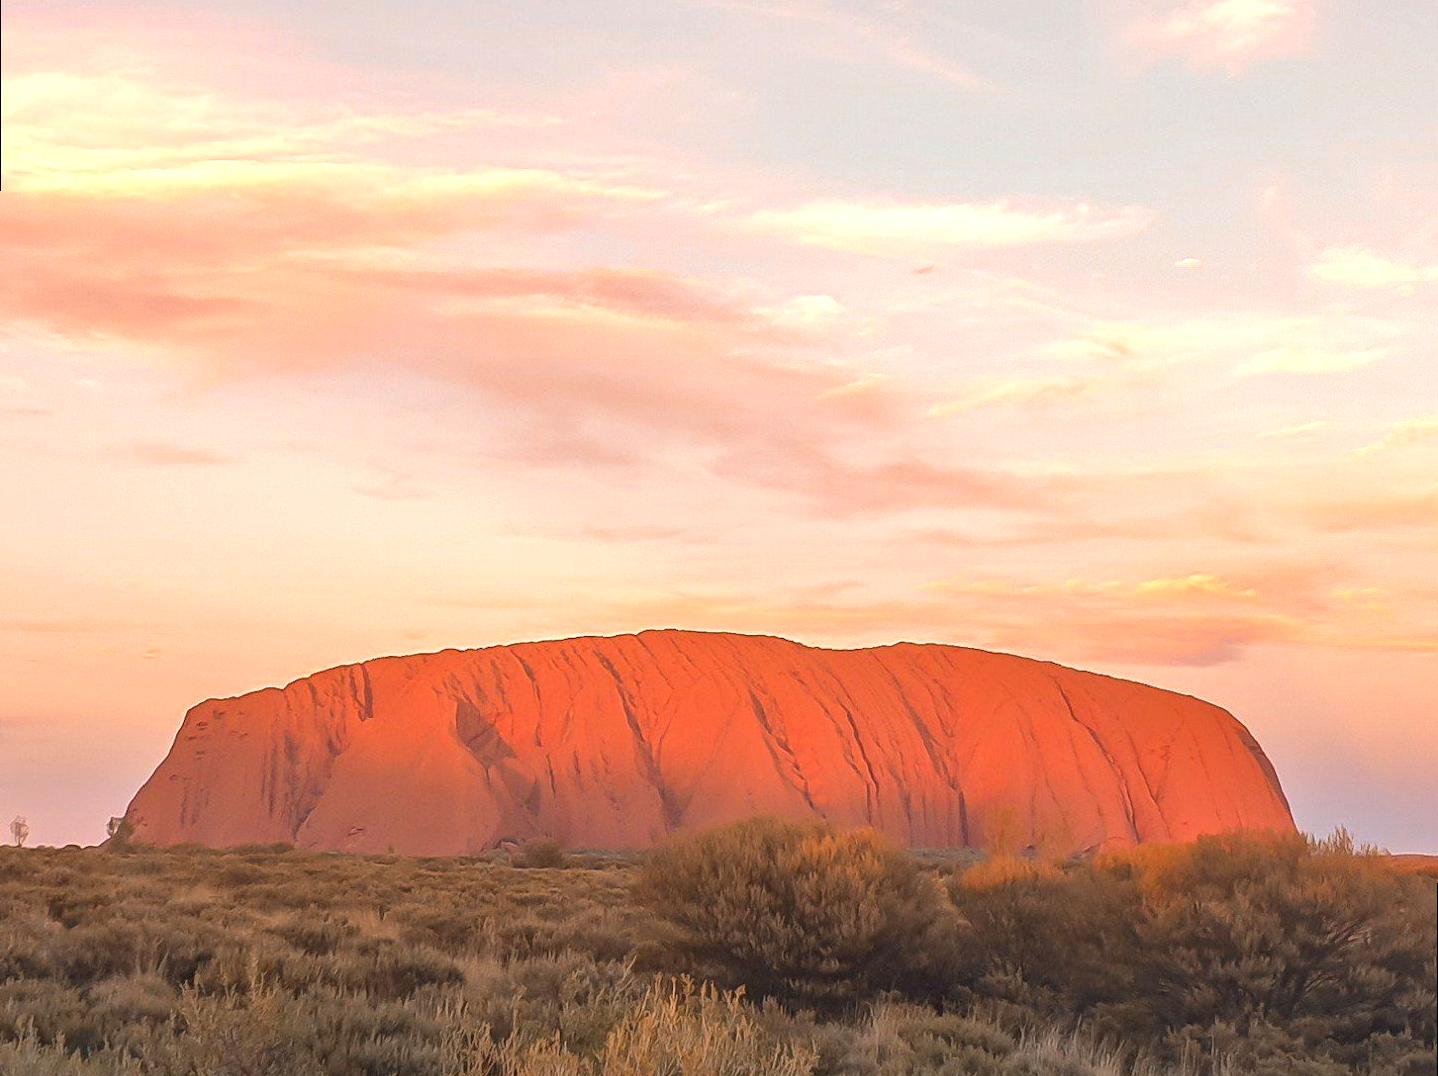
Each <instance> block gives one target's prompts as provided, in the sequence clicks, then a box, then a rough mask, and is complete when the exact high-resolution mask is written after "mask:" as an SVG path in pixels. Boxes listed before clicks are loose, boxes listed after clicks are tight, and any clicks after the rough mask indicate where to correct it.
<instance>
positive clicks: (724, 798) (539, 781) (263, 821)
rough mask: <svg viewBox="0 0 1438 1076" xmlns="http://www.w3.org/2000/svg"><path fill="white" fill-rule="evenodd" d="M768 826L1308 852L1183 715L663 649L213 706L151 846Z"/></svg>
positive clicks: (1250, 782) (979, 656)
mask: <svg viewBox="0 0 1438 1076" xmlns="http://www.w3.org/2000/svg"><path fill="white" fill-rule="evenodd" d="M754 814H773V815H783V816H789V817H796V818H797V817H813V816H818V817H822V818H825V819H827V820H829V821H830V822H832V823H834V824H836V825H839V826H863V825H872V826H874V827H876V828H878V829H879V830H881V831H883V832H884V833H887V834H889V835H890V836H891V837H893V838H894V839H895V840H897V841H899V842H901V843H904V844H908V845H912V846H916V847H940V846H957V845H972V846H987V845H992V844H995V843H1002V844H1006V845H1013V846H1024V845H1029V844H1035V845H1042V846H1044V847H1045V848H1046V849H1048V850H1051V851H1056V852H1066V851H1078V850H1083V849H1089V848H1094V847H1098V846H1102V845H1106V844H1110V845H1111V844H1131V843H1134V842H1138V841H1155V840H1158V841H1162V840H1185V839H1189V838H1192V837H1195V836H1198V835H1199V834H1203V833H1210V832H1214V831H1218V830H1225V829H1234V828H1249V829H1274V830H1291V829H1292V828H1293V821H1292V817H1291V815H1290V814H1289V809H1288V804H1287V801H1286V800H1285V799H1284V796H1283V792H1282V790H1281V789H1280V787H1279V783H1278V778H1277V776H1276V775H1275V774H1274V771H1273V767H1272V766H1271V765H1270V764H1269V762H1268V759H1267V758H1266V757H1265V756H1264V754H1263V751H1262V750H1261V749H1260V748H1259V746H1258V744H1257V742H1255V740H1254V739H1253V737H1252V736H1250V735H1249V733H1248V731H1247V730H1246V729H1245V728H1244V727H1243V726H1242V725H1241V724H1239V723H1238V722H1237V721H1236V720H1234V719H1233V717H1231V716H1230V715H1229V714H1228V713H1226V712H1225V711H1223V710H1221V709H1219V708H1218V707H1216V706H1212V705H1210V704H1208V703H1205V702H1201V701H1199V700H1197V699H1193V698H1189V697H1187V696H1184V695H1177V694H1173V693H1170V692H1167V691H1161V690H1159V689H1157V688H1152V687H1147V686H1144V685H1142V684H1136V683H1131V682H1128V681H1123V680H1115V679H1112V678H1109V677H1105V676H1098V675H1095V674H1093V673H1085V672H1078V671H1075V670H1073V669H1068V668H1064V667H1062V666H1058V665H1052V664H1048V663H1045V662H1039V661H1033V660H1029V659H1026V658H1019V657H1012V656H1007V655H1001V654H991V653H987V652H985V651H980V650H969V649H963V648H960V647H952V646H936V645H916V644H909V643H902V644H898V645H896V646H886V647H876V648H873V649H867V650H821V649H814V648H810V647H805V646H801V645H799V644H797V643H793V642H789V641H787V640H784V639H775V638H766V637H754V636H741V635H725V634H710V633H703V632H689V631H651V632H643V633H641V634H639V635H625V636H618V637H615V638H581V639H567V640H562V641H558V642H542V643H525V644H519V645H514V646H497V647H491V648H488V649H484V650H467V651H457V650H446V651H443V652H441V653H437V654H422V655H417V656H414V657H393V658H380V659H377V660H374V661H367V662H364V663H363V664H359V665H351V666H346V667H343V668H339V669H331V670H328V671H326V672H321V673H317V674H315V675H314V676H310V677H307V678H305V679H303V680H298V681H296V682H295V683H293V684H290V685H289V686H288V687H286V688H284V689H283V690H281V689H276V688H270V689H267V690H264V691H257V692H254V693H252V694H249V695H243V696H241V697H239V698H234V699H222V700H217V701H211V702H205V703H201V704H200V705H199V706H196V707H195V708H194V709H192V710H191V711H190V712H189V713H188V714H187V715H186V716H185V720H184V723H183V725H182V726H181V728H180V732H179V735H178V736H177V737H176V740H175V744H174V746H173V747H172V748H171V750H170V753H169V755H168V756H167V757H166V758H165V760H164V762H162V763H161V764H160V766H159V768H158V769H157V770H156V771H155V773H154V775H153V776H151V778H150V779H149V780H148V781H147V782H146V783H145V785H144V787H142V788H141V789H140V791H139V792H138V793H137V794H136V796H135V799H134V801H133V802H132V803H131V804H130V808H129V811H128V817H129V819H130V821H131V822H132V824H133V826H134V832H135V836H136V838H137V839H139V840H142V841H149V842H153V843H157V844H174V843H180V842H198V843H201V844H208V845H234V844H242V843H250V842H270V841H293V842H294V843H296V844H298V845H300V846H302V847H307V848H325V849H345V850H351V851H359V852H385V851H391V850H392V851H395V852H401V853H411V854H452V853H466V852H475V851H479V850H482V849H485V848H488V847H491V846H493V845H494V844H495V843H496V842H497V841H499V840H501V839H503V838H519V839H524V838H527V837H531V836H535V835H540V834H544V835H549V836H553V837H556V838H558V839H559V840H560V841H562V842H563V843H564V844H566V845H568V846H571V847H589V848H636V847H643V846H646V845H649V844H652V843H653V842H655V841H657V840H660V839H661V838H663V837H664V836H665V835H666V834H669V833H672V832H674V831H676V830H692V829H702V828H705V827H708V826H714V825H718V824H721V823H724V822H728V821H732V820H735V819H738V818H743V817H747V816H749V815H754Z"/></svg>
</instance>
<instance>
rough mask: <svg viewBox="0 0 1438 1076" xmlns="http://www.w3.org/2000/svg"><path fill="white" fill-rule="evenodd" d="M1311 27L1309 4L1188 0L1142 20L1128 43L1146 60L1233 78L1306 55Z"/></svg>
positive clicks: (1283, 0) (1303, 0)
mask: <svg viewBox="0 0 1438 1076" xmlns="http://www.w3.org/2000/svg"><path fill="white" fill-rule="evenodd" d="M1314 25H1315V15H1314V3H1313V0H1192V2H1190V3H1187V4H1184V5H1182V6H1180V7H1177V8H1172V9H1170V10H1168V11H1165V12H1162V13H1155V14H1152V15H1150V16H1148V17H1146V18H1144V19H1142V20H1141V21H1139V22H1138V23H1137V24H1135V25H1133V26H1131V27H1130V29H1129V39H1130V41H1131V42H1132V43H1133V44H1135V45H1137V46H1138V47H1139V48H1140V49H1141V50H1143V51H1144V52H1147V53H1149V54H1150V55H1154V56H1164V55H1177V56H1181V57H1183V59H1184V60H1185V61H1186V62H1187V63H1188V65H1189V66H1190V67H1192V68H1193V69H1195V70H1198V71H1208V70H1222V71H1224V72H1226V73H1227V74H1228V75H1229V76H1230V77H1233V76H1236V75H1239V74H1241V73H1242V72H1243V71H1245V70H1246V69H1247V68H1249V67H1250V66H1252V65H1253V64H1255V63H1257V62H1258V61H1260V60H1265V59H1271V58H1274V57H1279V56H1290V55H1294V54H1297V53H1302V52H1305V51H1307V49H1308V48H1309V45H1310V43H1311V41H1312V38H1313V32H1314Z"/></svg>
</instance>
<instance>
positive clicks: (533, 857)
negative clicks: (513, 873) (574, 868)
mask: <svg viewBox="0 0 1438 1076" xmlns="http://www.w3.org/2000/svg"><path fill="white" fill-rule="evenodd" d="M568 858H569V857H568V856H566V855H565V854H564V848H563V846H562V845H561V844H560V843H559V842H558V841H556V840H553V839H552V838H550V837H536V838H535V839H534V840H532V841H525V842H524V843H523V844H522V845H520V846H519V848H518V849H517V850H516V851H515V853H514V856H513V857H512V863H513V864H514V866H516V867H544V868H550V869H556V868H559V867H564V866H567V864H568Z"/></svg>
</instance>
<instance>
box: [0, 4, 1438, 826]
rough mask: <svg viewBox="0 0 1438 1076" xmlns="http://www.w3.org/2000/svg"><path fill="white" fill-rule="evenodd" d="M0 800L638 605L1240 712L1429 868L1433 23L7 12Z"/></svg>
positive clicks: (111, 779)
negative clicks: (281, 708)
mask: <svg viewBox="0 0 1438 1076" xmlns="http://www.w3.org/2000/svg"><path fill="white" fill-rule="evenodd" d="M3 42H4V56H3V82H4V84H3V110H4V114H3V188H4V192H3V194H0V498H3V500H0V503H3V504H4V505H5V507H6V512H5V517H4V525H3V527H0V564H3V568H0V823H3V824H8V822H9V819H10V817H11V816H13V815H15V814H23V815H26V816H27V817H28V818H29V820H30V824H31V827H32V831H33V839H34V840H36V841H39V842H43V843H64V842H68V841H80V842H92V841H95V840H98V839H99V838H100V837H102V836H103V826H104V823H105V820H106V819H107V818H108V817H109V816H110V815H117V814H120V813H121V812H122V811H123V809H124V807H125V805H126V803H127V802H128V800H129V797H130V795H131V794H132V793H133V792H134V790H135V789H136V788H137V787H138V786H139V784H140V783H141V781H143V780H144V778H145V777H146V776H148V774H149V773H150V771H151V770H152V769H153V768H154V766H155V765H156V764H157V763H158V762H159V761H160V759H161V758H162V757H163V755H164V753H165V751H166V750H167V749H168V747H169V744H170V740H171V738H172V737H173V735H174V732H175V729H176V728H177V727H178V724H179V720H180V718H181V716H182V715H183V713H184V711H185V710H186V709H187V708H188V707H189V706H190V705H192V704H193V703H195V702H197V701H199V700H201V699H204V698H207V697H211V696H222V695H232V694H237V693H241V692H244V691H248V690H251V689H254V688H257V687H262V686H265V685H269V684H283V683H285V682H287V681H289V680H292V679H294V678H296V677H300V676H303V675H306V674H308V673H310V672H313V671H315V670H318V669H321V668H324V667H328V666H332V665H337V664H341V663H345V662H350V661H356V660H361V659H364V658H368V657H373V656H376V655H381V654H393V653H406V652H415V651H422V650H433V649H439V648H443V647H449V646H460V647H466V646H482V645H487V644H492V643H501V642H513V641H519V640H527V639H536V638H552V637H559V636H567V635H576V634H588V633H604V634H610V633H616V632H625V631H632V630H637V629H640V628H645V627H665V626H675V627H689V628H703V629H725V630H734V631H744V632H757V633H768V634H779V635H785V636H788V637H791V638H795V639H799V640H801V641H804V642H810V643H816V644H822V645H836V646H849V645H868V644H873V643H884V642H892V641H895V640H900V639H912V640H921V641H942V642H950V643H958V644H964V645H972V646H979V647H985V648H990V649H999V650H1007V651H1015V652H1019V653H1023V654H1028V655H1032V656H1035V657H1043V658H1050V659H1053V660H1057V661H1061V662H1064V663H1066V664H1071V665H1077V666H1080V667H1083V668H1089V669H1095V670H1099V671H1103V672H1111V673H1115V674H1118V675H1121V676H1126V677H1131V678H1134V679H1139V680H1144V681H1147V682H1149V683H1154V684H1157V685H1160V686H1164V687H1171V688H1176V689H1178V690H1181V691H1185V692H1191V693H1194V694H1198V695H1201V696H1203V697H1205V698H1208V699H1211V700H1213V701H1215V702H1217V703H1219V704H1221V705H1223V706H1226V707H1227V708H1229V709H1231V710H1232V711H1233V712H1234V713H1235V714H1236V715H1237V716H1238V717H1239V718H1240V719H1241V720H1242V721H1244V722H1245V723H1246V724H1247V725H1248V726H1249V728H1250V729H1251V730H1252V731H1253V732H1254V734H1255V735H1256V736H1257V737H1258V739H1259V740H1260V742H1261V743H1262V744H1263V745H1264V746H1265V748H1266V749H1267V751H1268V753H1269V755H1270V756H1271V757H1272V759H1273V761H1274V763H1275V765H1276V766H1277V768H1278V772H1279V774H1280V776H1281V777H1282V779H1283V782H1284V785H1285V788H1286V790H1287V792H1288V794H1289V798H1290V799H1291V801H1292V803H1293V806H1294V809H1295V813H1296V815H1297V818H1298V822H1299V824H1300V825H1301V826H1302V827H1304V828H1305V829H1309V830H1313V831H1319V832H1326V831H1327V830H1329V829H1331V828H1332V827H1334V826H1336V825H1339V824H1347V825H1348V826H1350V827H1351V828H1352V829H1353V830H1354V832H1355V833H1356V834H1357V836H1358V837H1360V838H1362V839H1365V840H1370V841H1375V842H1378V843H1381V844H1384V845H1387V846H1389V847H1391V848H1393V849H1394V850H1402V851H1420V850H1422V851H1430V852H1438V827H1435V825H1434V823H1433V822H1432V820H1431V813H1430V812H1431V810H1432V805H1433V803H1434V802H1438V701H1435V700H1438V571H1435V561H1438V110H1435V108H1434V102H1435V101H1438V64H1435V62H1434V56H1435V54H1438V19H1435V18H1434V12H1433V6H1432V2H1431V0H1385V2H1384V3H1382V4H1380V5H1372V4H1360V3H1356V2H1352V0H1312V2H1308V0H1186V2H1181V3H1180V2H1174V0H1154V2H1148V0H1132V2H1130V0H1111V2H1110V0H1093V2H1089V3H1083V2H1079V3H1060V2H1057V0H1050V2H1039V0H1020V2H1014V3H1002V4H994V3H970V2H963V0H954V2H938V0H930V2H924V0H908V2H906V0H889V2H868V3H860V2H855V3H841V2H840V0H709V2H704V0H693V2H686V0H666V2H661V0H650V2H647V3H638V2H635V3H628V2H605V3H592V2H584V3H561V2H534V0H529V2H514V3H500V2H493V3H489V2H461V0H404V2H401V0H383V2H379V0H376V2H368V3H359V4H336V3H299V4H296V3H294V2H293V0H288V2H283V3H282V2H280V0H247V2H246V3H243V4H235V3H233V2H230V3H223V4H222V3H218V2H216V3H209V2H199V0H189V2H186V3H178V2H177V3H172V4H147V3H136V4H129V3H106V2H102V0H89V2H79V0H44V2H39V3H27V2H24V0H7V2H6V4H5V6H4V25H3Z"/></svg>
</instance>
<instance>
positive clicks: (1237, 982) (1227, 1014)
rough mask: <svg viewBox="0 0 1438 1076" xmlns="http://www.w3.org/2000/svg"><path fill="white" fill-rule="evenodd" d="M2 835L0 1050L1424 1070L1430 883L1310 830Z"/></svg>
mask: <svg viewBox="0 0 1438 1076" xmlns="http://www.w3.org/2000/svg"><path fill="white" fill-rule="evenodd" d="M510 858H511V857H495V858H494V859H485V858H478V859H444V860H428V859H403V858H398V857H368V858H359V857H350V856H339V855H320V854H311V853H302V852H296V851H293V850H289V849H285V848H249V849H236V850H232V851H228V852H214V851H206V850H202V849H173V850H154V849H129V848H123V849H122V848H111V849H106V850H81V849H68V850H54V849H29V850H22V849H3V850H0V1073H4V1074H5V1076H11V1074H15V1076H41V1074H44V1076H97V1074H102V1073H103V1074H108V1073H135V1074H142V1073H143V1074H152V1073H153V1074H164V1076H182V1074H183V1076H211V1074H216V1076H319V1074H351V1073H354V1074H361V1073H362V1074H370V1076H381V1074H384V1076H388V1074H414V1076H420V1074H426V1076H429V1074H434V1076H489V1074H495V1076H588V1074H596V1076H597V1074H600V1073H612V1074H619V1076H711V1074H713V1076H730V1074H732V1076H741V1074H757V1076H790V1074H793V1076H800V1074H814V1076H818V1074H834V1076H839V1074H843V1076H905V1074H912V1076H923V1074H946V1076H957V1074H969V1073H975V1074H995V1076H999V1074H1041V1073H1059V1074H1068V1076H1086V1074H1105V1076H1107V1074H1113V1076H1118V1074H1127V1073H1152V1074H1154V1076H1158V1074H1168V1073H1193V1074H1195V1076H1197V1074H1207V1073H1213V1074H1237V1073H1259V1074H1265V1076H1288V1074H1293V1076H1337V1074H1341V1073H1349V1072H1355V1073H1356V1072H1366V1073H1376V1074H1380V1076H1419V1074H1423V1076H1427V1074H1429V1073H1432V1072H1433V1071H1434V1064H1435V1061H1434V1058H1435V1054H1434V991H1435V974H1438V973H1435V964H1434V947H1435V937H1434V885H1435V883H1434V881H1433V880H1432V879H1431V878H1423V877H1420V876H1417V875H1415V874H1412V873H1405V872H1401V871H1399V870H1396V869H1394V868H1393V866H1392V865H1391V864H1390V863H1389V861H1388V860H1387V859H1386V858H1385V857H1381V856H1376V855H1372V854H1368V853H1365V852H1363V851H1361V850H1355V849H1353V848H1352V847H1351V845H1350V844H1349V842H1347V841H1346V840H1345V839H1343V838H1342V837H1341V836H1340V837H1339V838H1336V839H1332V840H1329V841H1326V842H1310V841H1304V840H1302V839H1298V838H1293V839H1258V838H1245V837H1237V836H1234V837H1218V838H1210V839H1207V840H1203V841H1200V842H1198V843H1197V844H1194V845H1191V846H1184V847H1156V846H1155V847H1145V848H1142V849H1138V850H1135V851H1131V852H1126V853H1123V854H1113V855H1104V856H1099V857H1097V858H1095V859H1092V860H1089V861H1084V862H1068V863H1040V862H1034V861H1031V860H1026V859H1020V858H1014V857H997V858H990V859H985V860H980V861H977V862H975V861H973V860H972V858H969V859H945V858H938V857H928V858H925V859H922V860H920V859H917V858H915V857H913V856H910V855H908V854H907V853H903V852H899V851H896V850H894V849H892V848H889V847H887V846H886V845H884V844H883V843H882V842H880V841H879V840H877V839H876V838H875V837H873V836H872V835H870V834H833V833H828V832H825V831H823V830H821V829H817V828H813V827H803V826H790V825H784V824H780V823H774V822H763V821H758V822H751V823H745V824H744V825H742V826H738V827H731V828H729V829H726V830H720V831H717V832H715V833H712V834H707V835H703V836H700V837H698V838H691V839H689V840H686V841H683V842H679V843H677V844H675V845H673V846H670V847H668V848H665V849H662V850H660V851H658V852H656V853H653V854H651V855H650V856H648V857H645V858H643V859H639V858H635V859H632V860H631V859H624V858H617V857H601V856H594V855H585V854H579V853H565V852H564V851H563V850H561V849H559V848H558V847H556V846H553V845H551V844H545V845H539V846H536V847H533V848H528V849H520V850H519V851H518V852H517V853H515V854H514V855H513V857H512V863H511V862H510Z"/></svg>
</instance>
